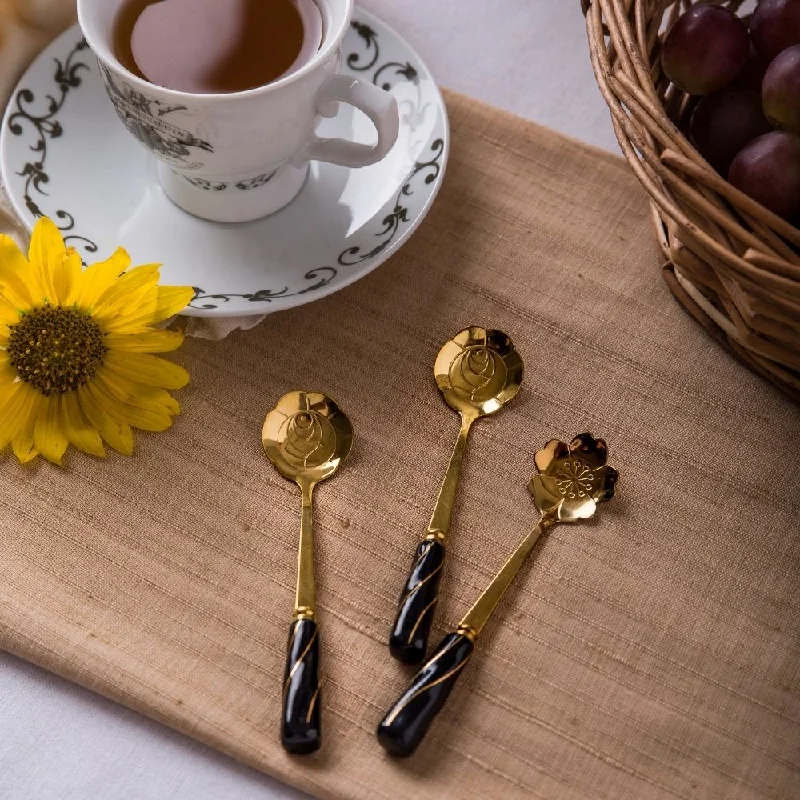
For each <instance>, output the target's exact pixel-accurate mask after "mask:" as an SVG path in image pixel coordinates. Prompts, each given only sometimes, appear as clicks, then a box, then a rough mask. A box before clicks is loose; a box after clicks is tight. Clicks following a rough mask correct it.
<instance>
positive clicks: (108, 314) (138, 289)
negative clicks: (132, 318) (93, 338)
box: [94, 264, 160, 321]
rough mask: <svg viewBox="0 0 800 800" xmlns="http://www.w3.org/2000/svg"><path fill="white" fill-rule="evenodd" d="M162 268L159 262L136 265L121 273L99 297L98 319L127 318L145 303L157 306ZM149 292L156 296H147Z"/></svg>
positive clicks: (97, 304)
mask: <svg viewBox="0 0 800 800" xmlns="http://www.w3.org/2000/svg"><path fill="white" fill-rule="evenodd" d="M159 269H160V265H159V264H145V265H143V266H141V267H134V268H133V269H131V270H128V271H127V272H126V273H125V274H124V275H121V276H120V277H119V278H117V280H115V281H114V283H113V284H111V286H110V287H109V288H108V289H107V290H106V291H105V292H103V294H102V295H101V296H100V297H99V298H98V299H97V302H96V303H95V306H94V314H95V316H97V317H98V319H100V320H101V321H102V320H107V319H109V320H110V319H125V318H126V317H127V316H129V315H130V314H131V312H135V311H136V310H137V309H138V308H139V306H140V305H142V304H143V303H145V304H147V305H148V306H150V305H152V306H153V307H155V304H156V302H157V288H158V280H159V274H158V271H159ZM148 292H151V293H152V294H153V295H154V296H153V297H152V298H150V297H145V296H144V295H146V294H147V293H148Z"/></svg>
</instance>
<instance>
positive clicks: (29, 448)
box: [11, 384, 43, 464]
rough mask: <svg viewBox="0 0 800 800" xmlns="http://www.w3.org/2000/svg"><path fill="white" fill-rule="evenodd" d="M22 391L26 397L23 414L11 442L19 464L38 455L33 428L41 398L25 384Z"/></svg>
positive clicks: (25, 462)
mask: <svg viewBox="0 0 800 800" xmlns="http://www.w3.org/2000/svg"><path fill="white" fill-rule="evenodd" d="M23 391H24V392H25V393H26V395H27V397H26V398H25V399H24V400H23V404H24V405H23V413H21V414H20V418H19V419H20V424H19V427H18V428H17V431H16V433H15V434H14V438H13V439H12V440H11V447H12V449H13V450H14V455H15V456H16V457H17V460H18V461H19V462H20V464H27V463H28V462H30V461H33V459H34V458H36V457H37V456H38V455H39V451H38V450H37V449H36V446H35V445H34V442H33V428H34V426H35V425H36V418H37V417H38V416H39V408H40V407H41V402H42V399H43V398H42V395H40V394H39V393H38V392H37V391H35V390H33V389H30V388H29V387H28V385H27V384H24V388H23Z"/></svg>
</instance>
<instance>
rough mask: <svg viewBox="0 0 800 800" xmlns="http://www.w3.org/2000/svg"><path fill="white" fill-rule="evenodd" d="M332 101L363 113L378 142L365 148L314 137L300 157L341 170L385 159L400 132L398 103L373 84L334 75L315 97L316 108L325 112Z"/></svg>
mask: <svg viewBox="0 0 800 800" xmlns="http://www.w3.org/2000/svg"><path fill="white" fill-rule="evenodd" d="M331 102H340V103H347V104H348V105H351V106H353V107H354V108H357V109H358V110H359V111H363V112H364V113H365V114H366V115H367V116H368V117H369V118H370V120H371V121H372V124H373V125H374V126H375V128H376V130H377V131H378V143H377V144H375V145H366V144H358V143H357V142H348V141H347V140H346V139H323V138H320V137H318V136H317V137H315V138H314V139H313V140H312V141H311V143H310V144H309V145H308V147H306V149H305V150H304V151H303V153H302V157H303V158H304V159H308V160H310V161H328V162H330V163H331V164H341V165H342V166H344V167H366V166H369V165H370V164H375V163H377V162H378V161H380V160H381V159H383V158H385V157H386V155H387V154H388V153H389V151H390V150H391V149H392V147H394V144H395V142H396V141H397V137H398V135H399V133H400V112H399V110H398V107H397V100H395V98H394V97H393V96H392V95H391V94H389V92H385V91H384V90H383V89H379V88H378V87H377V86H375V85H374V84H371V83H367V82H366V81H361V80H358V78H351V77H350V76H348V75H334V76H333V77H331V78H330V79H329V80H328V82H327V83H326V84H325V85H324V86H323V87H322V90H321V91H320V93H319V94H318V95H317V108H319V109H320V111H321V113H324V112H323V111H322V110H323V109H324V108H325V106H326V105H329V104H330V103H331Z"/></svg>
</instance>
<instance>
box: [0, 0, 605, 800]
mask: <svg viewBox="0 0 800 800" xmlns="http://www.w3.org/2000/svg"><path fill="white" fill-rule="evenodd" d="M362 4H363V6H364V7H365V8H367V9H368V10H370V11H372V12H374V13H376V14H378V15H379V16H381V17H382V18H383V19H384V20H385V21H386V22H388V23H389V24H391V25H392V26H393V27H395V28H396V29H397V30H398V31H399V32H400V33H401V34H402V35H404V36H405V37H406V39H408V40H409V41H410V42H411V44H412V46H414V48H415V49H416V50H417V51H418V52H419V53H420V55H421V56H422V58H423V59H424V60H425V61H426V62H427V63H428V65H429V66H430V67H431V69H432V71H433V74H434V75H435V76H436V78H437V79H438V81H439V82H440V83H441V84H442V85H444V86H448V87H450V88H453V89H456V90H458V91H460V92H463V93H465V94H469V95H472V96H473V97H477V98H479V99H481V100H485V101H487V102H489V103H492V104H494V105H497V106H500V107H502V108H505V109H508V110H510V111H514V112H516V113H517V114H520V115H522V116H524V117H527V118H529V119H531V120H534V121H536V122H539V123H541V124H543V125H548V126H550V127H552V128H555V129H557V130H560V131H563V132H564V133H567V134H569V135H571V136H573V137H576V138H578V139H582V140H584V141H587V142H590V143H592V144H595V145H597V146H599V147H603V148H606V149H609V150H614V151H617V146H616V141H615V139H614V135H613V132H612V130H611V123H610V121H609V115H608V110H607V109H606V107H605V104H604V103H603V100H602V98H601V97H600V93H599V92H598V90H597V87H596V85H595V82H594V78H593V75H592V72H591V67H590V64H589V56H588V51H587V46H586V32H585V27H584V22H583V16H582V14H581V11H580V3H579V2H578V0H491V2H487V0H362ZM387 657H388V655H387ZM276 735H277V722H276ZM376 746H377V744H376ZM304 797H305V795H302V794H300V793H298V792H295V791H293V790H291V789H288V788H286V787H283V786H280V785H279V784H277V783H276V782H275V781H273V780H271V779H269V778H267V777H265V776H263V775H260V774H259V773H257V772H254V771H252V770H249V769H247V768H245V767H241V766H239V765H238V764H236V763H234V762H233V761H231V760H230V759H228V758H226V757H225V756H222V755H219V754H217V753H215V752H214V751H212V750H210V749H208V748H206V747H204V746H203V745H199V744H197V743H195V742H193V741H191V740H190V739H187V738H184V737H183V736H181V735H179V734H176V733H173V732H172V731H170V730H168V729H166V728H164V727H162V726H160V725H158V724H156V723H153V722H150V721H149V720H146V719H144V718H142V717H140V716H138V715H137V714H134V713H132V712H130V711H127V710H126V709H123V708H121V707H119V706H117V705H115V704H114V703H111V702H108V701H107V700H104V699H102V698H100V697H97V696H96V695H93V694H91V693H90V692H88V691H86V690H84V689H80V688H78V687H77V686H74V685H72V684H69V683H67V682H66V681H63V680H61V679H60V678H56V677H54V676H52V675H50V674H48V673H46V672H43V671H42V670H39V669H37V668H36V667H32V666H30V665H28V664H26V663H24V662H22V661H19V660H18V659H16V658H13V657H11V656H8V655H4V654H0V798H2V799H3V800H301V799H302V798H304ZM403 800H405V799H403Z"/></svg>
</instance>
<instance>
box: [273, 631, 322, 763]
mask: <svg viewBox="0 0 800 800" xmlns="http://www.w3.org/2000/svg"><path fill="white" fill-rule="evenodd" d="M281 741H282V742H283V747H284V749H285V750H286V751H287V752H289V753H294V754H297V755H304V754H306V753H313V752H314V751H315V750H318V749H319V746H320V744H321V742H322V738H321V730H320V696H319V628H318V627H317V623H316V622H314V620H312V619H308V618H307V617H303V618H301V619H298V620H297V621H296V622H295V623H294V624H293V625H292V627H291V630H290V631H289V646H288V648H287V653H286V671H285V673H284V678H283V718H282V720H281Z"/></svg>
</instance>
